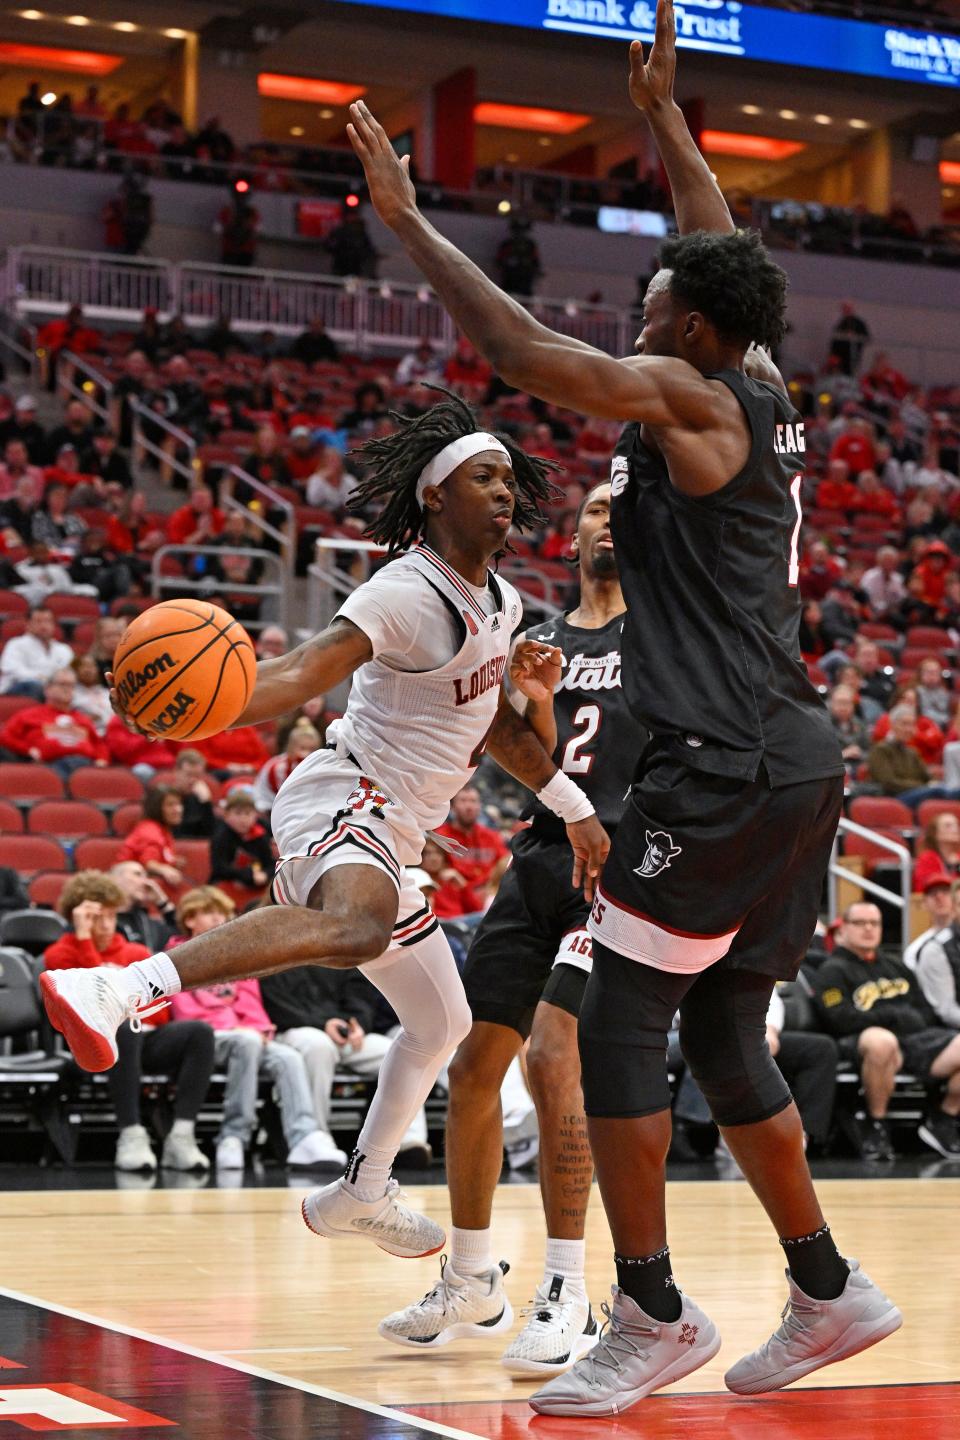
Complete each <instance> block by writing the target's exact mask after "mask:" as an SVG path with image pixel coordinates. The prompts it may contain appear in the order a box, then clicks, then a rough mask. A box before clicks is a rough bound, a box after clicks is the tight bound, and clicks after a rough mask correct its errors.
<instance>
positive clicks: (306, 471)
mask: <svg viewBox="0 0 960 1440" xmlns="http://www.w3.org/2000/svg"><path fill="white" fill-rule="evenodd" d="M319 453H320V446H319V442H318V440H317V439H316V436H315V435H314V432H313V431H312V430H311V428H310V426H309V425H294V427H293V429H292V430H291V431H290V446H289V449H288V450H287V455H286V460H287V469H288V470H289V472H290V479H291V480H292V481H293V482H294V484H296V485H297V486H298V487H302V486H303V485H304V484H305V482H306V479H307V476H308V475H312V474H313V472H314V469H315V468H316V464H317V457H318V455H319Z"/></svg>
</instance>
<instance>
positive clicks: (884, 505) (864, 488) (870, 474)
mask: <svg viewBox="0 0 960 1440" xmlns="http://www.w3.org/2000/svg"><path fill="white" fill-rule="evenodd" d="M850 509H851V510H853V511H855V512H856V513H858V514H862V515H882V516H884V517H885V519H887V520H889V521H890V523H891V525H899V523H900V506H899V505H898V504H897V502H896V499H895V498H894V496H893V495H892V494H891V492H890V491H889V490H885V489H884V487H883V486H882V485H881V484H880V480H879V478H878V476H877V474H876V472H875V471H873V470H861V472H860V474H859V476H858V477H857V493H856V497H855V499H854V502H853V504H852V505H851V506H850Z"/></svg>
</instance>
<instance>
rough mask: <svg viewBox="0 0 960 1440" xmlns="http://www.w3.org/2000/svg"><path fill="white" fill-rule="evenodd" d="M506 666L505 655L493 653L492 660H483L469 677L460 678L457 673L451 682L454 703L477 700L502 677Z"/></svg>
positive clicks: (467, 703)
mask: <svg viewBox="0 0 960 1440" xmlns="http://www.w3.org/2000/svg"><path fill="white" fill-rule="evenodd" d="M506 668H507V657H506V656H505V655H495V656H494V658H493V659H492V660H485V661H484V662H483V664H482V665H481V666H480V667H479V669H477V670H474V672H473V674H472V675H471V676H470V678H469V679H461V678H460V676H459V675H458V676H457V677H456V678H455V680H454V682H453V692H454V697H455V698H454V703H455V704H457V705H469V703H470V701H471V700H477V699H478V698H479V697H480V696H481V695H485V694H486V693H487V691H488V690H493V689H494V688H495V687H496V686H498V685H499V684H500V681H501V680H502V679H503V672H504V670H505V669H506Z"/></svg>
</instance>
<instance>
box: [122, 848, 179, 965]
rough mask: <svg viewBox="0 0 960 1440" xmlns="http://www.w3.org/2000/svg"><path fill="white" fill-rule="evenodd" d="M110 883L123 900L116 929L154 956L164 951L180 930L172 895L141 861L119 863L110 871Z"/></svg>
mask: <svg viewBox="0 0 960 1440" xmlns="http://www.w3.org/2000/svg"><path fill="white" fill-rule="evenodd" d="M110 879H111V880H112V881H113V882H114V884H115V885H118V886H119V887H120V889H121V891H122V892H123V898H124V906H123V909H122V910H118V911H117V929H118V930H119V931H120V933H121V934H122V935H124V936H125V937H126V938H127V939H128V940H132V941H134V943H135V944H137V945H146V946H147V948H148V950H150V951H151V952H156V951H158V950H163V949H164V947H165V946H166V943H167V941H168V940H169V939H170V937H171V936H172V935H174V934H175V933H176V930H177V927H176V917H177V907H176V905H174V903H173V901H172V900H171V899H170V897H169V895H168V894H167V893H166V891H165V890H164V889H163V888H162V887H161V886H160V885H158V884H157V882H156V880H154V879H153V877H152V875H148V874H147V872H146V870H145V869H144V868H143V866H142V865H141V864H140V862H139V860H121V861H119V862H118V863H117V864H116V865H114V866H112V867H111V869H110Z"/></svg>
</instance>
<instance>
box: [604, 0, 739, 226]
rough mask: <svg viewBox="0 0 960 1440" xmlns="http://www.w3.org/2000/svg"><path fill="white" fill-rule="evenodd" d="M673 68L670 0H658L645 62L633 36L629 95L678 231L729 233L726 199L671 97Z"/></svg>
mask: <svg viewBox="0 0 960 1440" xmlns="http://www.w3.org/2000/svg"><path fill="white" fill-rule="evenodd" d="M676 69H677V24H676V20H675V19H674V14H673V0H658V3H657V24H656V29H655V31H654V37H653V46H652V48H651V50H650V54H649V56H648V57H647V60H646V63H644V59H643V46H642V45H641V43H640V41H639V40H634V42H633V44H632V45H631V46H630V99H631V100H632V101H633V103H634V105H636V107H637V109H638V110H639V111H641V113H642V114H643V115H644V116H646V119H647V123H648V125H649V126H650V129H651V130H652V131H653V138H654V140H655V141H656V142H657V149H658V150H659V151H660V158H661V160H662V161H663V168H664V169H665V170H666V172H667V179H668V180H669V181H670V189H671V191H672V192H673V208H674V211H675V212H676V216H677V228H678V229H679V231H680V234H681V235H689V234H690V232H691V231H692V230H709V231H711V232H712V233H714V234H717V235H732V234H733V232H734V229H735V226H734V223H733V219H732V217H731V215H730V210H729V208H728V206H727V202H726V200H724V198H723V195H722V194H721V192H720V187H719V185H718V184H717V182H716V180H714V178H713V175H712V174H711V172H710V166H709V165H708V164H707V162H706V160H704V158H703V156H702V155H701V154H700V151H699V150H698V149H697V146H696V143H695V142H694V139H693V136H692V135H691V134H690V131H689V130H688V128H687V122H686V120H684V118H683V112H682V110H681V109H680V107H679V105H677V103H676V101H675V100H674V98H673V80H674V75H675V74H676Z"/></svg>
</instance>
